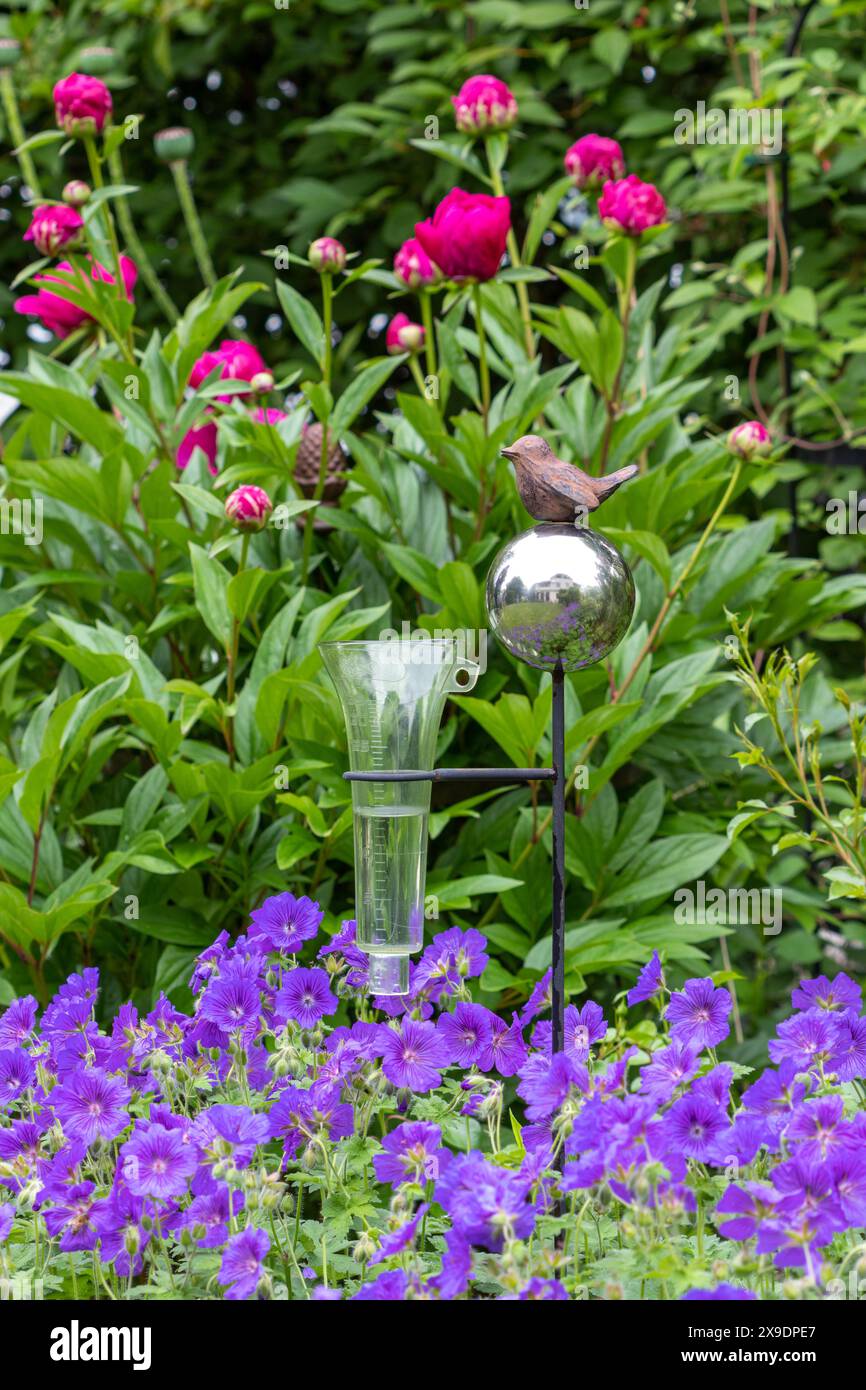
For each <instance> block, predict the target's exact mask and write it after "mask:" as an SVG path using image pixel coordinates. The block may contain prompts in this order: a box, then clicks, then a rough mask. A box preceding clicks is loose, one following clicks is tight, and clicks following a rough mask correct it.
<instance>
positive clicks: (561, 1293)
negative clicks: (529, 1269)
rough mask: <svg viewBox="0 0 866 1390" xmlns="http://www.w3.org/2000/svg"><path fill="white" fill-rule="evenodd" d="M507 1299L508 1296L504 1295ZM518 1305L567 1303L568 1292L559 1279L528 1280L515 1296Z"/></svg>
mask: <svg viewBox="0 0 866 1390" xmlns="http://www.w3.org/2000/svg"><path fill="white" fill-rule="evenodd" d="M506 1297H508V1295H506ZM517 1301H518V1302H520V1303H567V1302H568V1301H569V1298H568V1292H567V1290H566V1287H565V1285H564V1284H563V1283H561V1282H560V1280H559V1279H538V1278H535V1279H530V1280H529V1283H528V1284H524V1285H523V1288H522V1289H521V1290H520V1293H519V1294H518V1295H517Z"/></svg>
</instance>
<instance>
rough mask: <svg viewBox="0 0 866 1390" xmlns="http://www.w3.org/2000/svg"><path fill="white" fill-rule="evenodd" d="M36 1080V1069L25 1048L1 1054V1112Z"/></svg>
mask: <svg viewBox="0 0 866 1390" xmlns="http://www.w3.org/2000/svg"><path fill="white" fill-rule="evenodd" d="M35 1079H36V1068H35V1066H34V1065H33V1061H32V1059H31V1058H30V1056H29V1054H28V1053H26V1052H25V1051H24V1049H23V1048H20V1047H18V1048H15V1049H14V1050H13V1049H12V1048H7V1049H5V1050H4V1051H3V1052H0V1110H2V1108H3V1106H4V1105H11V1104H12V1102H13V1101H16V1100H18V1098H19V1097H20V1096H21V1095H22V1094H23V1093H24V1091H26V1090H28V1089H29V1088H30V1087H31V1086H32V1085H33V1082H34V1081H35Z"/></svg>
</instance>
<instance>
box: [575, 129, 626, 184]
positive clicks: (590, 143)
mask: <svg viewBox="0 0 866 1390" xmlns="http://www.w3.org/2000/svg"><path fill="white" fill-rule="evenodd" d="M564 162H565V172H566V173H567V174H571V177H572V178H573V179H574V182H575V184H576V185H577V187H578V188H586V187H587V186H592V185H594V184H598V183H603V182H604V181H605V180H606V179H621V178H622V176H623V174H624V173H625V160H624V159H623V157H622V150H621V149H620V147H619V145H618V144H617V142H616V140H609V139H608V138H607V136H606V135H582V136H581V137H580V139H579V140H575V142H574V144H573V145H572V146H571V148H570V149H568V150H567V151H566V154H565V161H564Z"/></svg>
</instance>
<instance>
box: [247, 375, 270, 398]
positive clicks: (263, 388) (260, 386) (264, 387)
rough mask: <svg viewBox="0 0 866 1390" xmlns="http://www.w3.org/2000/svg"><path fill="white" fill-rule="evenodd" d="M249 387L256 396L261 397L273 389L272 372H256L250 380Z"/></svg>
mask: <svg viewBox="0 0 866 1390" xmlns="http://www.w3.org/2000/svg"><path fill="white" fill-rule="evenodd" d="M250 386H251V388H252V390H253V391H254V392H255V393H256V395H257V396H263V395H265V394H266V393H267V392H268V391H273V389H274V377H273V373H272V372H256V374H255V376H253V377H251V378H250Z"/></svg>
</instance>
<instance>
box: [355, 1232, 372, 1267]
mask: <svg viewBox="0 0 866 1390" xmlns="http://www.w3.org/2000/svg"><path fill="white" fill-rule="evenodd" d="M375 1253H376V1242H375V1241H374V1240H373V1238H372V1236H371V1235H370V1232H369V1231H362V1233H361V1235H360V1236H359V1237H358V1239H357V1241H356V1242H355V1248H354V1249H353V1251H352V1259H353V1260H357V1261H358V1264H359V1265H365V1264H367V1263H368V1261H369V1260H372V1258H373V1256H374V1255H375Z"/></svg>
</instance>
